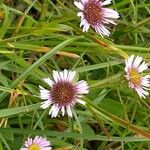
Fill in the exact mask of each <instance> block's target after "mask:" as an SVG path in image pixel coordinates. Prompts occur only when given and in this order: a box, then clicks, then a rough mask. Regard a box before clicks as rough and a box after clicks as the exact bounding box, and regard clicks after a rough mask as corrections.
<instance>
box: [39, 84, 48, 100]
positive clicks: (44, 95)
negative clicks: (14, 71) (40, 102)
mask: <svg viewBox="0 0 150 150" xmlns="http://www.w3.org/2000/svg"><path fill="white" fill-rule="evenodd" d="M39 88H40V97H41V99H50V91H49V90H46V89H44V88H43V87H42V86H39Z"/></svg>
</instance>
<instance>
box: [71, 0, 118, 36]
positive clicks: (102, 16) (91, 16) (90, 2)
mask: <svg viewBox="0 0 150 150" xmlns="http://www.w3.org/2000/svg"><path fill="white" fill-rule="evenodd" d="M110 3H111V0H105V1H103V2H102V0H81V2H77V1H74V4H75V5H76V6H77V7H78V8H79V9H80V10H81V12H78V14H77V16H79V17H81V23H80V27H81V26H83V32H87V31H88V29H89V27H90V26H91V27H92V28H94V29H95V31H96V32H97V33H98V34H100V35H101V36H102V37H103V35H104V36H105V35H106V36H109V34H110V32H109V30H108V29H107V26H106V25H108V24H109V23H110V24H114V25H116V23H115V22H114V20H115V19H117V18H119V14H118V13H117V12H116V11H115V10H113V9H110V8H105V5H108V4H110Z"/></svg>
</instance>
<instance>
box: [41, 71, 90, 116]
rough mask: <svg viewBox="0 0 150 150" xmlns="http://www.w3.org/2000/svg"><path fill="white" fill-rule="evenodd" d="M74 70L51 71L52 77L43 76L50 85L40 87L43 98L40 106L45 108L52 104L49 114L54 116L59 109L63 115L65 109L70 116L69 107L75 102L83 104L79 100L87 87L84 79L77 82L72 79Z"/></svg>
mask: <svg viewBox="0 0 150 150" xmlns="http://www.w3.org/2000/svg"><path fill="white" fill-rule="evenodd" d="M75 74H76V72H75V71H68V70H66V69H65V70H64V71H53V79H54V80H51V79H50V78H44V81H45V82H46V83H47V84H48V85H49V86H50V87H51V89H50V90H49V89H48V90H47V89H44V88H43V87H42V86H39V87H40V95H41V99H42V100H45V101H44V102H42V104H41V108H43V109H46V108H48V107H49V106H50V105H52V107H51V109H50V111H49V115H51V117H56V116H57V115H58V113H59V110H61V112H62V116H64V115H65V111H66V112H67V114H68V116H70V117H72V111H71V107H73V106H74V105H75V103H76V102H79V103H81V104H85V102H84V101H82V100H81V98H82V96H83V94H87V93H88V92H89V90H88V89H89V87H88V85H87V83H86V81H84V80H81V81H79V82H77V83H75V82H74V81H73V79H74V77H75Z"/></svg>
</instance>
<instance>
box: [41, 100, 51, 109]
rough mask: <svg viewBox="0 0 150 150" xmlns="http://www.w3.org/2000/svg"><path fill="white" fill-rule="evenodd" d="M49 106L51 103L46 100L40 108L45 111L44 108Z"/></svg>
mask: <svg viewBox="0 0 150 150" xmlns="http://www.w3.org/2000/svg"><path fill="white" fill-rule="evenodd" d="M51 104H52V101H50V100H47V101H44V102H42V103H41V106H40V107H41V108H43V109H46V108H48V107H49V106H50V105H51Z"/></svg>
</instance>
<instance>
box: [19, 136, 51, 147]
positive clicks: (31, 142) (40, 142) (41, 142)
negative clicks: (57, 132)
mask: <svg viewBox="0 0 150 150" xmlns="http://www.w3.org/2000/svg"><path fill="white" fill-rule="evenodd" d="M51 149H52V148H51V143H50V142H49V141H47V140H46V138H43V137H40V136H36V137H35V138H34V139H32V138H28V139H27V140H26V141H25V144H24V147H22V148H21V149H20V150H51Z"/></svg>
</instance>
